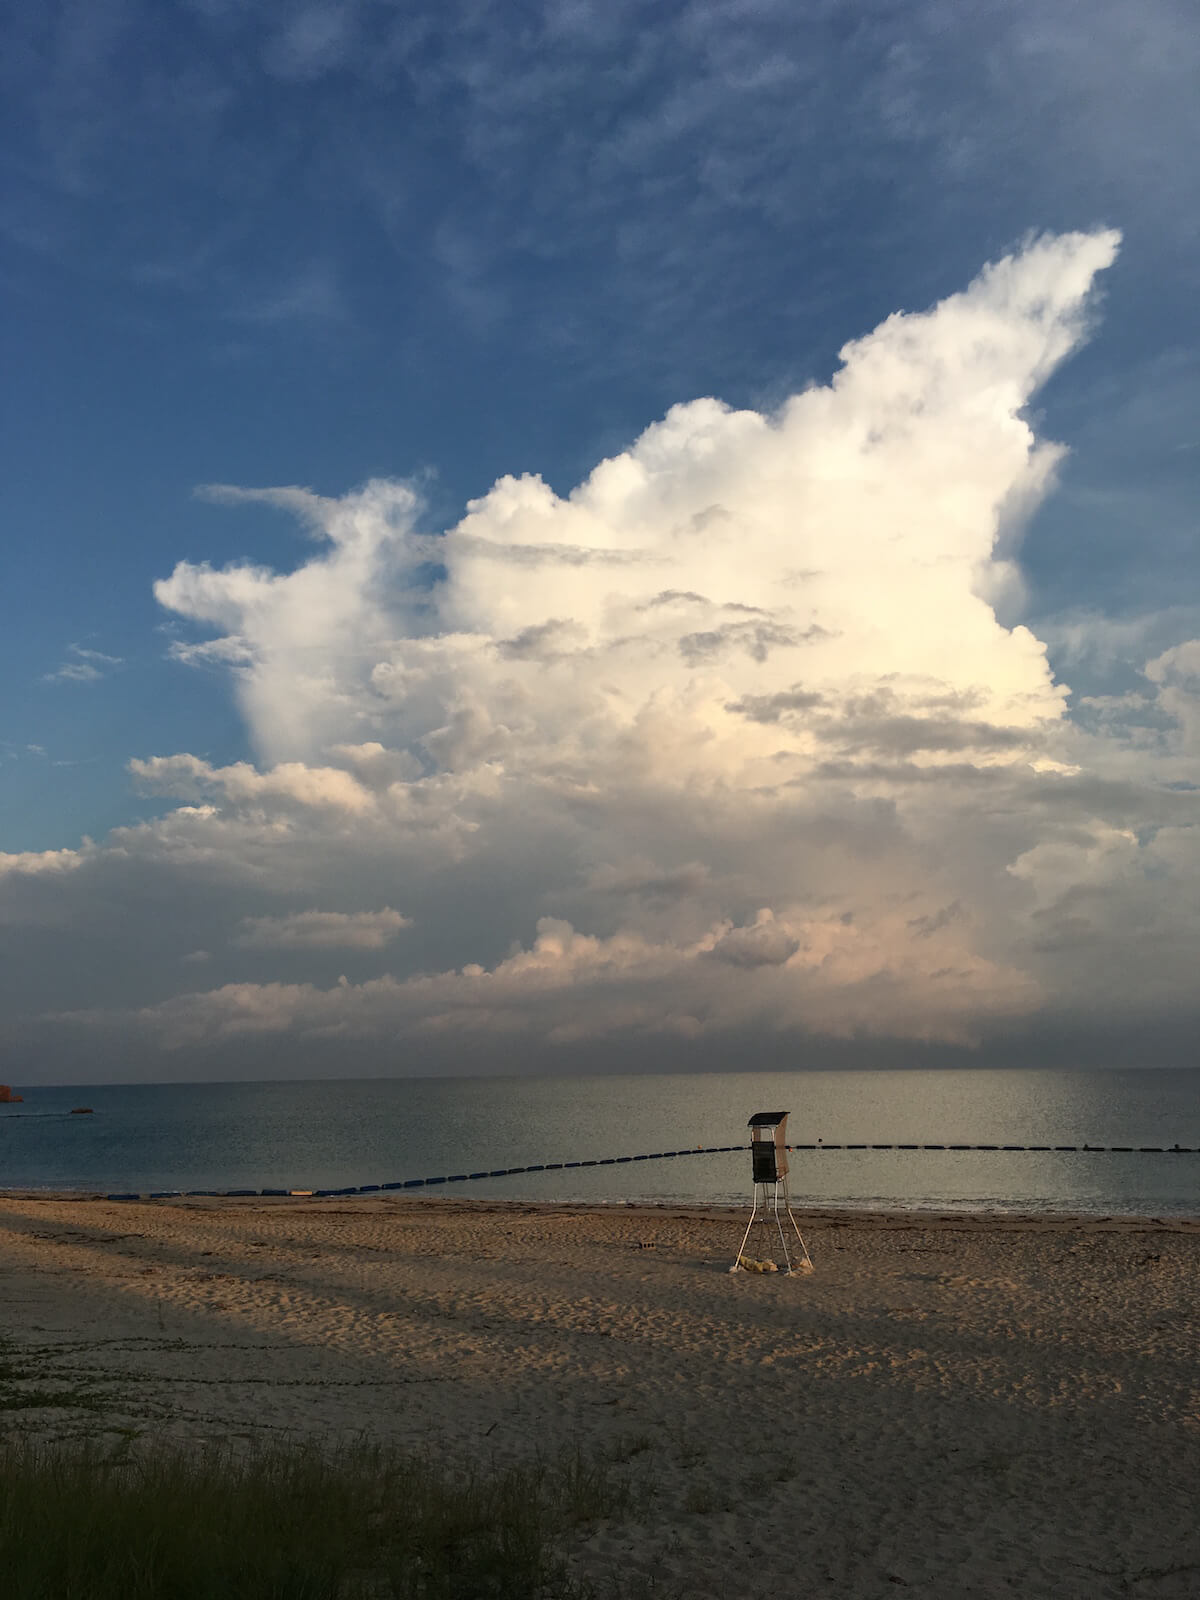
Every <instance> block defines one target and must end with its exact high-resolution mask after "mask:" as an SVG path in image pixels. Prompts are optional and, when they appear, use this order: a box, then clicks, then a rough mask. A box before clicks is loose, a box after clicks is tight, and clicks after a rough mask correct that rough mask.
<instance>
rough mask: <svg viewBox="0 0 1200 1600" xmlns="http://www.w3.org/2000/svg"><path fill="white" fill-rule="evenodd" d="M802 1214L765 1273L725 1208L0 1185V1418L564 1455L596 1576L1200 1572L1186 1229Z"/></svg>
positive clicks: (740, 1583)
mask: <svg viewBox="0 0 1200 1600" xmlns="http://www.w3.org/2000/svg"><path fill="white" fill-rule="evenodd" d="M801 1221H802V1225H803V1226H804V1229H805V1236H806V1238H807V1240H808V1243H809V1247H810V1249H811V1252H812V1256H813V1260H814V1263H815V1268H816V1270H815V1271H814V1272H813V1274H812V1275H811V1276H795V1277H785V1276H784V1275H782V1274H776V1275H766V1274H763V1275H758V1274H749V1273H737V1274H734V1275H730V1273H729V1271H728V1268H729V1266H730V1263H731V1261H732V1259H733V1256H734V1252H735V1250H736V1246H737V1242H738V1238H739V1237H740V1232H741V1225H742V1222H744V1217H743V1218H742V1219H741V1221H739V1217H738V1215H737V1214H736V1213H734V1214H730V1213H721V1212H705V1211H686V1210H680V1209H676V1208H662V1209H657V1208H655V1209H643V1210H638V1209H633V1208H628V1209H626V1208H605V1209H588V1208H583V1207H578V1208H577V1207H569V1206H540V1207H535V1206H528V1205H521V1204H512V1205H472V1204H471V1203H469V1202H467V1201H441V1202H437V1201H428V1200H422V1201H413V1200H391V1199H389V1200H383V1199H364V1200H355V1201H342V1200H337V1201H334V1200H330V1201H309V1200H290V1201H282V1202H269V1201H266V1200H261V1199H259V1200H245V1201H238V1200H221V1201H218V1200H189V1201H183V1202H180V1201H174V1202H156V1203H149V1202H147V1203H136V1204H130V1203H125V1204H120V1203H112V1202H107V1201H102V1200H95V1199H86V1200H83V1199H68V1198H54V1199H50V1198H44V1197H36V1198H27V1197H20V1196H12V1195H10V1196H5V1197H0V1338H2V1339H3V1340H4V1342H5V1345H6V1346H7V1348H6V1349H5V1350H4V1351H3V1358H4V1360H5V1361H7V1362H8V1363H9V1366H10V1369H11V1370H13V1371H15V1372H17V1373H20V1374H24V1376H21V1377H18V1378H16V1379H12V1380H10V1381H9V1382H8V1386H7V1389H6V1390H2V1391H0V1400H3V1404H2V1406H0V1426H3V1428H4V1431H5V1433H6V1434H8V1435H9V1436H12V1435H14V1434H19V1433H28V1434H36V1435H37V1436H40V1437H52V1438H71V1437H78V1436H80V1435H89V1436H93V1437H95V1436H99V1437H102V1438H103V1437H109V1436H111V1438H112V1440H113V1443H114V1447H116V1446H118V1445H120V1444H122V1441H126V1440H129V1439H131V1438H133V1439H135V1440H146V1439H156V1438H169V1439H176V1440H183V1441H188V1442H198V1443H200V1442H204V1441H215V1440H222V1441H227V1440H230V1439H233V1440H242V1439H245V1440H254V1439H258V1438H277V1437H281V1436H290V1437H293V1438H302V1439H311V1440H320V1441H329V1440H331V1439H335V1438H352V1437H353V1436H355V1435H358V1434H363V1433H367V1434H371V1435H374V1436H377V1437H380V1438H383V1439H386V1440H389V1441H396V1442H399V1443H401V1444H404V1445H413V1446H417V1447H421V1448H424V1449H429V1450H432V1451H434V1452H436V1453H438V1454H446V1453H448V1454H450V1455H452V1456H460V1457H462V1458H465V1459H473V1460H476V1461H485V1462H486V1461H496V1462H498V1463H502V1462H507V1461H512V1460H517V1459H523V1458H528V1457H529V1456H531V1455H533V1454H535V1453H538V1452H540V1453H541V1454H542V1455H544V1456H555V1455H559V1454H562V1453H564V1452H570V1451H574V1450H576V1449H578V1450H580V1451H582V1452H583V1453H584V1454H585V1455H588V1456H590V1457H593V1458H603V1459H604V1460H606V1461H607V1462H608V1463H609V1464H610V1467H611V1470H612V1471H613V1472H614V1473H619V1474H625V1475H628V1476H629V1477H630V1479H631V1480H632V1481H634V1482H635V1484H636V1488H637V1493H636V1494H635V1496H634V1504H635V1505H636V1507H637V1510H636V1512H635V1513H634V1514H633V1515H631V1516H628V1517H625V1518H623V1519H622V1520H621V1521H620V1522H619V1523H612V1524H604V1523H601V1524H599V1525H595V1526H592V1527H589V1528H586V1529H584V1530H583V1531H582V1532H581V1535H580V1538H579V1541H578V1544H577V1546H576V1548H575V1550H574V1552H573V1556H572V1559H573V1561H574V1562H575V1564H576V1565H577V1568H578V1570H579V1572H580V1574H581V1575H582V1576H585V1577H587V1578H588V1579H590V1580H591V1581H592V1582H593V1583H594V1584H595V1585H596V1587H597V1589H598V1591H599V1592H600V1593H601V1594H612V1595H615V1596H620V1595H630V1596H636V1595H641V1594H652V1595H657V1596H675V1595H678V1596H688V1597H693V1596H694V1597H698V1600H710V1597H711V1600H717V1597H722V1600H740V1597H742V1596H746V1597H749V1596H752V1595H762V1594H778V1595H784V1596H787V1595H796V1596H805V1595H820V1596H825V1595H831V1596H832V1595H839V1596H840V1595H845V1596H851V1597H863V1600H866V1597H873V1596H883V1595H893V1594H896V1593H897V1592H901V1591H903V1590H905V1589H907V1590H908V1591H909V1592H911V1593H913V1594H915V1595H921V1596H930V1597H945V1600H957V1597H960V1596H961V1597H966V1596H999V1595H1004V1596H1011V1595H1014V1594H1015V1595H1021V1596H1024V1597H1029V1596H1042V1595H1045V1596H1051V1595H1053V1596H1075V1595H1078V1596H1088V1597H1095V1600H1104V1597H1108V1596H1112V1597H1117V1596H1124V1595H1144V1596H1153V1597H1160V1596H1163V1597H1166V1596H1170V1597H1184V1596H1195V1595H1196V1594H1198V1593H1200V1531H1197V1530H1198V1523H1200V1519H1198V1517H1197V1490H1196V1485H1197V1482H1198V1481H1200V1453H1198V1450H1197V1447H1198V1446H1200V1359H1198V1356H1197V1332H1198V1331H1200V1314H1198V1310H1197V1307H1198V1305H1200V1222H1191V1221H1186V1220H1175V1219H1168V1220H1155V1219H1128V1218H1114V1219H1105V1220H1099V1219H1083V1218H1053V1219H1050V1218H1041V1219H1012V1218H1005V1219H998V1218H984V1217H963V1216H955V1217H932V1216H931V1217H926V1216H913V1215H906V1216H900V1215H896V1216H885V1215H873V1216H868V1215H863V1214H850V1213H841V1214H838V1213H832V1212H820V1213H806V1214H805V1215H804V1216H803V1217H802V1218H801ZM34 1389H40V1390H42V1391H50V1392H53V1393H54V1394H57V1395H59V1396H60V1397H61V1398H62V1400H63V1402H64V1403H63V1404H61V1405H56V1406H46V1405H30V1406H24V1405H20V1404H15V1403H14V1401H13V1397H14V1396H17V1397H19V1396H20V1395H21V1394H22V1393H24V1392H26V1391H32V1390H34ZM5 1395H6V1396H7V1398H4V1397H5ZM72 1396H76V1397H78V1403H74V1402H73V1400H72Z"/></svg>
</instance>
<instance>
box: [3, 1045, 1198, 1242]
mask: <svg viewBox="0 0 1200 1600" xmlns="http://www.w3.org/2000/svg"><path fill="white" fill-rule="evenodd" d="M78 1105H88V1106H92V1107H93V1108H94V1115H92V1116H71V1115H69V1112H70V1110H71V1108H72V1107H73V1106H78ZM764 1109H765V1110H788V1111H790V1112H791V1120H790V1123H789V1129H788V1131H789V1135H790V1137H791V1138H792V1139H793V1140H794V1141H796V1142H797V1143H801V1142H815V1141H816V1140H817V1139H823V1140H825V1141H826V1142H827V1143H842V1144H855V1143H863V1144H880V1143H946V1144H954V1143H957V1144H970V1143H979V1144H1021V1143H1031V1144H1078V1145H1083V1144H1085V1143H1086V1144H1092V1145H1110V1144H1129V1145H1164V1146H1170V1145H1173V1144H1180V1145H1185V1146H1188V1145H1190V1146H1193V1147H1194V1146H1197V1145H1200V1071H1192V1070H1189V1071H1157V1070H1153V1069H1143V1070H1139V1071H1128V1072H1026V1071H1008V1072H996V1071H962V1072H950V1071H931V1072H925V1071H905V1072H796V1073H757V1074H756V1073H724V1074H710V1075H703V1076H694V1077H693V1076H661V1077H659V1076H654V1077H644V1076H642V1077H619V1076H614V1077H594V1078H479V1079H467V1078H457V1079H436V1080H435V1079H369V1080H358V1081H353V1082H300V1083H250V1084H181V1085H180V1084H155V1085H112V1086H109V1087H100V1086H96V1085H91V1086H89V1087H87V1088H49V1089H32V1090H27V1091H25V1102H24V1104H23V1105H14V1106H9V1107H0V1188H37V1189H76V1190H88V1191H95V1190H100V1191H109V1190H139V1191H142V1192H145V1191H148V1190H151V1189H201V1188H213V1189H234V1188H246V1189H261V1188H285V1189H293V1188H303V1189H317V1188H340V1187H344V1186H346V1185H349V1184H366V1183H387V1182H395V1181H398V1180H402V1179H406V1178H416V1177H428V1176H438V1175H443V1174H446V1175H448V1174H451V1173H463V1172H475V1171H477V1170H479V1169H480V1168H492V1167H506V1166H521V1165H527V1164H532V1163H539V1162H548V1161H580V1160H585V1159H588V1158H595V1157H605V1156H621V1155H637V1154H640V1153H642V1152H645V1151H655V1150H663V1149H668V1150H670V1149H680V1148H685V1147H688V1148H690V1147H692V1146H695V1145H714V1144H715V1145H728V1144H735V1143H739V1142H740V1141H742V1140H744V1139H745V1138H746V1137H747V1135H746V1131H745V1125H746V1119H747V1117H748V1116H749V1115H750V1113H751V1112H753V1111H757V1110H764ZM747 1169H748V1161H747V1158H746V1156H745V1155H744V1154H742V1153H741V1152H739V1153H738V1154H736V1155H695V1156H689V1157H687V1158H683V1159H679V1158H676V1159H675V1160H670V1161H654V1162H639V1163H637V1164H636V1165H634V1166H618V1167H602V1168H599V1169H595V1168H590V1169H585V1170H584V1171H571V1172H553V1173H526V1174H522V1175H520V1176H517V1177H511V1178H495V1179H484V1180H478V1181H476V1182H473V1183H470V1184H461V1185H455V1186H453V1187H451V1188H449V1189H442V1190H434V1191H432V1192H433V1193H435V1194H436V1193H442V1194H447V1193H448V1194H453V1195H455V1196H457V1197H466V1196H468V1195H469V1196H471V1197H472V1198H478V1199H485V1198H486V1199H492V1198H497V1199H499V1198H504V1199H514V1200H518V1199H519V1200H556V1201H562V1200H588V1201H604V1202H609V1203H613V1204H619V1203H621V1202H624V1201H651V1202H658V1201H661V1202H674V1201H685V1202H690V1203H708V1204H720V1205H727V1204H741V1203H743V1202H744V1201H745V1200H746V1198H747V1194H748V1180H749V1173H748V1170H747ZM791 1182H792V1196H793V1200H794V1201H795V1202H797V1203H800V1204H814V1205H830V1206H849V1207H889V1208H897V1207H898V1208H904V1209H907V1208H920V1209H925V1208H934V1209H940V1210H953V1209H959V1208H964V1209H979V1210H996V1211H1081V1212H1096V1213H1126V1214H1129V1213H1134V1214H1151V1215H1156V1216H1158V1215H1163V1214H1174V1215H1200V1155H1141V1154H1131V1155H1112V1154H1106V1155H1100V1154H1091V1153H1083V1152H1082V1151H1081V1152H1080V1153H1078V1154H1075V1155H1069V1154H1023V1153H1016V1152H1012V1153H1009V1152H1002V1151H997V1152H978V1151H963V1152H951V1151H944V1152H943V1151H937V1152H935V1151H904V1152H897V1151H875V1150H861V1151H825V1152H823V1153H820V1154H808V1153H798V1154H796V1155H795V1156H793V1167H792V1180H791Z"/></svg>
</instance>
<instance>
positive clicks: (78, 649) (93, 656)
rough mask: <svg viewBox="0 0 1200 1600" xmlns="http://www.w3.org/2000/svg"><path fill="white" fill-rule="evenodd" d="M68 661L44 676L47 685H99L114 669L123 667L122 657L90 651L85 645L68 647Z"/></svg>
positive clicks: (101, 651)
mask: <svg viewBox="0 0 1200 1600" xmlns="http://www.w3.org/2000/svg"><path fill="white" fill-rule="evenodd" d="M67 656H68V658H69V659H68V660H66V661H64V662H63V663H62V664H61V666H59V667H56V668H55V670H54V671H53V672H47V673H45V674H44V676H43V682H45V683H97V682H99V680H100V679H101V678H106V677H108V676H109V674H110V673H111V672H112V670H113V668H114V667H119V666H122V665H123V662H122V660H121V657H120V656H110V655H106V654H105V653H104V651H103V650H88V649H85V648H84V646H83V645H78V644H69V645H68V646H67Z"/></svg>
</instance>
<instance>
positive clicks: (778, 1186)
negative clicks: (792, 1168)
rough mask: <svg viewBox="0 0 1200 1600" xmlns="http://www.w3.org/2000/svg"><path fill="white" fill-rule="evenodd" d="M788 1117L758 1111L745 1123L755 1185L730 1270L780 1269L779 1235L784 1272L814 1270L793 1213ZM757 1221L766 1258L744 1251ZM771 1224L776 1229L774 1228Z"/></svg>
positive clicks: (774, 1270)
mask: <svg viewBox="0 0 1200 1600" xmlns="http://www.w3.org/2000/svg"><path fill="white" fill-rule="evenodd" d="M787 1119H788V1114H787V1112H786V1111H756V1112H755V1113H754V1115H753V1116H752V1117H751V1118H750V1121H749V1122H748V1123H747V1124H746V1126H747V1127H748V1128H749V1129H750V1176H751V1179H752V1181H753V1184H754V1203H753V1205H752V1206H751V1208H750V1221H749V1222H748V1223H747V1224H746V1231H745V1233H744V1234H743V1235H742V1242H741V1245H740V1246H739V1248H738V1253H737V1259H736V1260H735V1261H734V1263H733V1265H732V1266H731V1267H730V1269H729V1270H730V1272H743V1271H747V1270H749V1271H754V1272H763V1271H766V1272H776V1271H778V1270H779V1268H778V1267H777V1265H776V1264H775V1260H774V1239H775V1238H776V1237H778V1240H779V1248H780V1251H781V1252H782V1255H783V1271H784V1272H786V1273H792V1272H794V1271H795V1270H796V1268H797V1267H798V1268H799V1269H800V1271H801V1272H811V1271H812V1270H813V1264H812V1257H811V1256H810V1255H809V1253H808V1247H807V1245H806V1244H805V1243H804V1237H803V1235H802V1234H801V1232H800V1228H799V1225H798V1224H797V1222H796V1219H795V1217H794V1216H793V1215H792V1202H791V1199H790V1197H789V1195H788V1147H787ZM784 1213H786V1215H787V1219H788V1221H789V1222H790V1223H791V1225H792V1232H793V1233H794V1234H795V1237H796V1240H797V1242H798V1244H799V1246H800V1253H799V1256H798V1257H797V1260H796V1265H795V1266H793V1264H792V1254H791V1250H790V1249H789V1248H788V1236H787V1234H785V1232H784V1229H783V1215H784ZM756 1222H757V1223H758V1224H759V1230H760V1234H762V1235H764V1239H765V1244H766V1246H767V1249H768V1252H769V1253H768V1255H767V1258H766V1260H765V1261H764V1260H759V1259H758V1258H756V1257H751V1256H747V1255H746V1253H745V1251H746V1241H747V1240H748V1239H749V1237H750V1234H751V1230H752V1229H753V1227H754V1224H755V1223H756ZM772 1223H774V1229H772V1227H771V1224H772Z"/></svg>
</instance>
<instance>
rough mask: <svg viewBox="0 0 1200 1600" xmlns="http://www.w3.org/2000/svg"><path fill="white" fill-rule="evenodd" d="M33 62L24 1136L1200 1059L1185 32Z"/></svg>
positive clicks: (456, 31) (692, 34)
mask: <svg viewBox="0 0 1200 1600" xmlns="http://www.w3.org/2000/svg"><path fill="white" fill-rule="evenodd" d="M0 18H2V24H0V27H2V42H3V49H2V50H0V76H2V78H3V95H2V97H0V98H2V103H3V110H2V111H0V119H2V128H3V139H2V148H3V150H4V152H5V154H4V158H3V162H2V164H0V185H2V196H0V198H2V203H0V233H2V235H3V245H4V248H3V252H2V254H0V288H2V291H3V297H4V303H5V311H6V314H5V318H4V335H3V338H4V348H3V353H2V360H0V369H2V370H0V396H2V404H3V412H2V423H0V434H2V439H3V452H4V460H3V471H2V473H0V515H2V517H3V528H4V538H3V547H2V548H3V553H4V565H3V573H4V581H3V591H2V593H3V609H2V612H0V616H2V619H3V622H2V627H0V672H2V674H3V682H4V685H5V694H4V696H3V703H2V715H0V1069H2V1070H0V1077H3V1078H4V1079H5V1081H12V1082H14V1083H37V1082H46V1083H53V1082H85V1081H100V1082H111V1081H122V1080H133V1079H149V1080H194V1079H208V1078H211V1079H221V1078H227V1079H228V1078H272V1077H276V1078H277V1077H293V1076H307V1075H318V1076H329V1077H336V1076H338V1075H355V1076H357V1075H371V1074H385V1075H391V1074H436V1073H451V1072H452V1073H466V1074H471V1073H483V1072H493V1071H499V1072H561V1073H571V1072H590V1071H600V1070H610V1069H616V1070H622V1071H631V1070H632V1071H637V1070H646V1071H654V1070H673V1071H688V1070H709V1069H713V1068H731V1067H738V1066H753V1067H757V1068H765V1067H783V1068H786V1067H794V1066H825V1065H836V1066H859V1067H870V1066H895V1065H910V1066H911V1065H938V1064H953V1065H970V1064H972V1063H980V1064H987V1065H990V1066H995V1065H1041V1066H1054V1065H1061V1066H1072V1067H1086V1066H1090V1065H1099V1066H1114V1065H1123V1066H1151V1065H1183V1064H1194V1061H1195V1045H1194V1040H1195V1038H1196V1037H1197V1025H1198V1024H1200V1015H1198V1012H1200V999H1198V992H1197V984H1196V980H1195V974H1196V972H1197V970H1200V848H1198V846H1200V829H1198V826H1197V823H1198V817H1200V809H1198V808H1200V561H1198V560H1197V555H1198V553H1200V540H1198V537H1197V509H1196V508H1197V505H1198V504H1200V499H1198V497H1197V493H1196V489H1197V481H1196V480H1197V471H1198V468H1200V319H1198V318H1197V303H1198V300H1200V250H1198V249H1197V245H1198V243H1200V240H1198V218H1200V164H1198V163H1197V162H1196V161H1195V160H1194V156H1193V152H1194V150H1195V149H1196V148H1197V147H1198V145H1200V102H1198V101H1197V97H1196V95H1195V83H1196V81H1197V79H1198V77H1200V28H1198V27H1197V25H1196V16H1195V11H1194V7H1193V6H1192V5H1191V3H1190V0H1142V3H1141V4H1139V5H1138V6H1136V7H1135V6H1130V5H1128V4H1126V3H1123V0H1120V3H1118V0H1092V3H1090V4H1088V5H1087V6H1082V5H1079V4H1077V3H1067V0H1037V3H1032V0H954V3H949V0H906V3H904V4H893V3H883V0H874V3H873V0H853V3H843V0H704V3H700V0H654V3H653V4H649V3H642V0H605V3H604V4H590V3H587V0H554V3H551V0H543V3H540V4H535V3H532V0H529V3H526V0H507V3H505V4H504V5H498V4H492V5H488V4H486V3H482V0H439V3H438V4H437V5H422V4H421V3H419V0H415V3H410V4H404V5H400V4H396V3H392V0H344V3H340V4H335V3H331V0H325V3H286V0H274V3H272V4H269V5H268V4H265V3H263V4H259V3H256V0H174V3H170V0H168V3H162V0H156V3H150V0H61V3H55V0H44V3H41V4H38V5H34V4H32V3H30V0H0Z"/></svg>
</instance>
